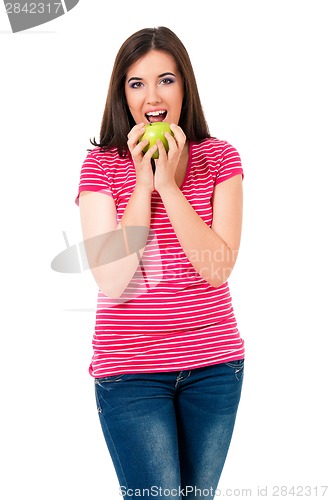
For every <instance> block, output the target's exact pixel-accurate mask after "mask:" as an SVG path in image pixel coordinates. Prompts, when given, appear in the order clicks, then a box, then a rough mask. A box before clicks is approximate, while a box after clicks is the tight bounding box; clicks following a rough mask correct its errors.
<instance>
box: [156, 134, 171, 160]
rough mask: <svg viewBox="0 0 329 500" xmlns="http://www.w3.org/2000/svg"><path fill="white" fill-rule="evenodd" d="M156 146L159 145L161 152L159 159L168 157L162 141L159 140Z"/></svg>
mask: <svg viewBox="0 0 329 500" xmlns="http://www.w3.org/2000/svg"><path fill="white" fill-rule="evenodd" d="M169 135H170V134H169ZM172 139H173V137H172ZM156 145H157V148H158V151H159V158H162V156H163V155H166V156H167V151H166V148H165V147H164V145H163V142H162V141H161V140H160V139H158V140H157V142H156Z"/></svg>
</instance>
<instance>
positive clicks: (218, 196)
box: [161, 175, 242, 287]
mask: <svg viewBox="0 0 329 500" xmlns="http://www.w3.org/2000/svg"><path fill="white" fill-rule="evenodd" d="M161 197H162V201H163V203H164V205H165V208H166V211H167V214H168V217H169V219H170V222H171V224H172V226H173V228H174V230H175V233H176V235H177V237H178V240H179V242H180V244H181V246H182V248H183V250H184V252H185V254H186V256H187V258H188V259H189V260H190V262H191V264H192V265H193V267H194V268H195V269H196V271H197V272H198V273H199V274H200V275H201V276H202V277H203V278H204V279H205V280H206V281H208V283H210V284H211V285H212V286H214V287H219V286H220V285H221V284H222V283H224V282H225V281H226V280H227V279H228V277H229V276H230V274H231V272H232V270H233V267H234V264H235V262H236V259H237V256H238V250H239V246H240V238H241V227H242V178H241V175H236V176H234V177H231V178H230V179H228V180H226V181H224V182H222V183H220V184H217V185H216V186H215V190H214V196H213V222H212V227H211V228H210V227H209V226H208V225H207V224H206V223H205V222H204V221H203V220H202V219H201V217H200V216H199V215H198V214H197V213H196V212H195V210H194V209H193V207H192V206H191V205H190V203H189V202H188V201H187V199H186V198H185V196H184V194H183V193H182V192H181V191H180V189H179V188H178V186H177V185H171V186H170V187H169V186H167V187H166V189H164V190H163V191H162V192H161Z"/></svg>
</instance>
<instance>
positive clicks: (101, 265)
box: [92, 189, 151, 298]
mask: <svg viewBox="0 0 329 500" xmlns="http://www.w3.org/2000/svg"><path fill="white" fill-rule="evenodd" d="M150 217H151V193H149V194H148V193H146V192H145V191H142V190H139V189H135V190H134V191H133V193H132V195H131V197H130V199H129V201H128V204H127V207H126V209H125V212H124V214H123V216H122V218H121V221H120V222H119V224H118V226H117V230H116V231H112V232H110V233H109V234H105V235H102V238H103V239H102V241H101V240H100V246H99V252H98V255H97V261H96V265H95V267H94V269H92V271H93V274H94V277H95V279H96V281H97V283H98V285H99V287H100V289H101V290H102V291H103V293H105V294H106V295H108V296H109V297H111V298H119V297H120V296H121V295H122V293H123V292H124V290H125V289H126V287H127V286H128V284H129V283H130V281H131V279H132V277H133V276H134V274H135V272H136V270H137V268H138V265H139V262H140V259H141V256H142V254H143V251H144V247H145V245H146V242H147V237H148V232H149V227H150Z"/></svg>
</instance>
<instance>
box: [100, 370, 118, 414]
mask: <svg viewBox="0 0 329 500" xmlns="http://www.w3.org/2000/svg"><path fill="white" fill-rule="evenodd" d="M124 377H125V374H124V373H122V374H120V375H110V376H109V377H101V378H95V380H94V386H95V397H96V405H97V411H98V413H102V404H101V402H102V400H103V401H104V397H105V400H106V396H105V395H106V393H109V391H110V390H111V389H112V388H113V387H114V384H117V383H118V382H121V381H122V380H123V379H124Z"/></svg>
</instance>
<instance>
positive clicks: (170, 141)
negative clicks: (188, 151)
mask: <svg viewBox="0 0 329 500" xmlns="http://www.w3.org/2000/svg"><path fill="white" fill-rule="evenodd" d="M165 138H166V139H167V141H168V146H169V150H174V149H175V148H177V145H178V143H177V140H176V138H175V137H173V136H172V135H171V134H169V132H166V133H165Z"/></svg>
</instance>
